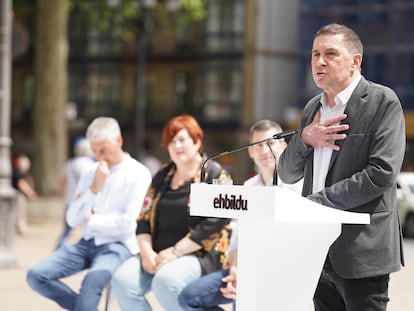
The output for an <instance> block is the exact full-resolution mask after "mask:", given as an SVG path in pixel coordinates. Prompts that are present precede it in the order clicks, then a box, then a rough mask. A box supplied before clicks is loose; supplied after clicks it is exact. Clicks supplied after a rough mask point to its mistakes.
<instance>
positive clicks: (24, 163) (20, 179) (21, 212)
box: [12, 153, 38, 234]
mask: <svg viewBox="0 0 414 311" xmlns="http://www.w3.org/2000/svg"><path fill="white" fill-rule="evenodd" d="M31 166H32V165H31V161H30V158H29V157H28V156H27V155H26V154H24V153H20V154H18V155H17V156H16V157H15V159H14V161H13V175H12V185H13V187H14V188H15V189H16V190H17V198H16V220H15V227H16V231H17V233H19V234H24V233H25V232H26V231H27V200H36V199H37V197H38V195H37V193H36V191H35V187H34V181H33V177H32V175H31V174H30V169H31Z"/></svg>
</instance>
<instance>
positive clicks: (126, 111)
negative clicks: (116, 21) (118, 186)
mask: <svg viewBox="0 0 414 311" xmlns="http://www.w3.org/2000/svg"><path fill="white" fill-rule="evenodd" d="M110 2H111V3H112V4H113V5H116V3H117V1H115V2H114V1H108V3H110ZM145 2H146V1H142V3H145ZM205 3H206V8H207V9H206V17H205V19H203V20H201V21H197V22H192V23H190V24H181V23H175V24H174V25H175V26H169V27H162V25H161V24H160V23H157V21H158V20H157V15H156V14H155V11H154V10H153V9H151V8H150V7H148V8H145V11H143V12H144V15H141V17H140V20H138V21H137V23H138V25H141V28H140V35H139V36H136V37H135V38H133V39H132V40H130V41H128V42H127V43H125V41H123V40H122V37H121V33H120V31H119V30H118V29H117V28H116V27H115V26H114V27H109V30H108V31H99V30H98V29H90V28H89V27H88V26H87V23H86V20H85V18H84V16H83V15H82V14H80V12H77V11H76V10H72V11H71V13H70V18H69V34H68V35H69V48H70V54H69V65H68V69H69V86H68V87H69V94H68V95H69V96H68V105H67V120H68V125H69V137H76V136H79V135H83V134H84V131H85V127H86V126H87V124H88V123H89V121H90V120H92V119H93V118H95V117H96V116H100V115H108V116H113V117H115V118H117V119H118V120H119V121H120V123H121V127H122V128H123V130H124V135H125V137H126V142H125V143H126V149H127V150H129V151H130V152H131V153H132V154H134V155H137V156H138V153H139V150H140V148H141V147H143V140H144V138H145V140H148V141H151V145H152V146H153V150H152V152H153V153H154V154H155V155H156V156H158V157H159V158H161V159H162V160H164V161H165V160H167V159H166V158H165V157H166V156H167V154H166V153H165V152H163V151H162V150H161V148H160V146H159V144H160V141H161V133H160V131H161V128H162V126H163V125H164V123H165V121H166V120H168V119H169V118H170V117H171V116H173V115H176V114H181V113H189V114H192V115H194V116H195V117H196V118H197V119H198V120H199V121H200V123H201V124H202V126H203V128H204V129H205V132H206V139H205V141H206V146H205V150H206V152H207V153H208V154H209V155H213V154H216V153H220V152H222V151H225V150H230V149H232V148H236V147H238V146H240V145H244V144H246V143H247V129H248V127H249V126H250V125H251V124H252V123H253V122H254V121H256V120H258V119H262V118H270V119H273V120H276V121H278V122H280V123H281V124H282V125H283V126H284V127H285V128H286V129H287V128H295V127H296V126H297V120H298V118H299V115H300V112H301V110H302V108H303V106H304V105H305V103H306V102H307V100H308V99H309V98H310V97H311V96H312V95H314V94H315V93H316V92H318V90H317V89H316V88H315V85H314V84H313V82H312V76H311V71H310V52H311V44H312V40H313V34H314V33H315V31H316V30H317V29H318V28H319V27H321V26H322V25H323V24H326V23H329V22H340V23H345V24H346V25H348V26H350V27H351V28H353V29H354V30H356V31H357V33H358V34H359V35H360V36H361V39H362V41H363V43H364V46H365V51H364V52H365V55H364V61H363V65H362V68H363V75H364V76H365V77H366V78H367V79H370V80H373V81H375V82H379V83H382V84H385V85H388V86H390V87H392V88H393V89H394V90H395V91H396V92H397V93H398V95H399V97H400V99H401V101H402V103H403V107H404V110H405V115H406V125H407V137H408V139H409V141H410V143H411V144H410V145H409V147H408V148H407V157H406V161H405V164H404V166H405V167H406V168H409V167H410V166H412V165H413V162H414V150H413V145H412V142H413V141H414V113H413V112H414V32H413V31H412V29H413V27H412V26H413V25H414V18H413V17H414V1H409V0H400V1H397V0H376V1H374V0H364V1H362V0H353V1H351V0H325V1H323V0H290V1H284V0H221V1H219V0H206V1H205ZM33 18H34V17H32V18H27V19H26V20H25V21H23V22H21V23H18V24H17V23H16V24H15V27H14V40H15V41H14V42H15V45H16V48H15V51H16V52H15V58H14V62H13V81H12V86H13V89H12V138H13V141H14V147H13V148H16V149H19V146H22V145H25V146H30V144H31V141H32V140H31V129H32V126H33V124H32V122H33V120H32V118H31V115H32V107H33V99H34V92H35V89H34V81H33V79H34V78H33V40H34V39H33V33H32V32H33V23H34V21H33ZM148 25H150V26H148ZM144 26H145V27H144ZM147 26H148V27H147ZM144 39H145V40H144ZM18 51H21V52H20V53H19V52H18ZM140 87H143V88H144V89H143V90H144V91H141V92H138V91H137V90H139V89H140ZM143 95H145V96H143ZM142 134H145V137H144V138H143V137H141V136H142ZM140 135H141V136H140ZM220 161H221V162H222V163H223V164H224V165H227V166H228V168H229V169H230V170H231V172H232V173H233V175H234V180H235V182H237V183H239V182H241V181H242V180H244V179H245V178H246V177H247V176H248V175H249V174H251V172H252V169H253V168H252V167H251V165H250V164H249V163H250V161H249V160H248V157H247V154H246V153H245V152H239V153H237V154H233V155H228V156H226V157H223V158H221V159H220Z"/></svg>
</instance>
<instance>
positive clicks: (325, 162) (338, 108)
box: [312, 75, 362, 193]
mask: <svg viewBox="0 0 414 311" xmlns="http://www.w3.org/2000/svg"><path fill="white" fill-rule="evenodd" d="M361 77H362V76H361V75H359V76H358V77H356V78H355V79H354V80H353V81H352V82H351V84H350V85H348V87H347V88H345V89H344V90H343V91H341V92H339V93H338V94H337V95H336V96H335V98H334V101H335V107H332V108H331V107H329V104H328V99H327V98H326V94H325V93H323V94H322V97H321V104H322V106H321V108H320V109H319V111H320V113H321V121H325V120H328V119H331V118H333V117H336V116H339V115H340V114H343V113H344V111H345V108H346V104H347V103H348V100H349V98H350V97H351V95H352V93H353V92H354V90H355V88H356V86H357V85H358V83H359V81H360V80H361ZM331 157H332V149H331V148H327V147H315V149H314V151H313V192H312V193H315V192H318V191H321V190H322V189H323V188H325V181H326V175H327V174H328V169H329V162H330V161H331Z"/></svg>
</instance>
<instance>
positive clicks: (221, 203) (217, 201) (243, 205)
mask: <svg viewBox="0 0 414 311" xmlns="http://www.w3.org/2000/svg"><path fill="white" fill-rule="evenodd" d="M213 206H214V208H224V209H236V210H243V211H247V200H243V198H242V196H241V195H239V197H238V198H237V199H236V196H235V195H230V196H227V194H226V195H224V197H223V196H222V195H221V194H220V195H219V196H218V197H216V198H214V199H213Z"/></svg>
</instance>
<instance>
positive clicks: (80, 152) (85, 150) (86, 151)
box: [73, 138, 93, 158]
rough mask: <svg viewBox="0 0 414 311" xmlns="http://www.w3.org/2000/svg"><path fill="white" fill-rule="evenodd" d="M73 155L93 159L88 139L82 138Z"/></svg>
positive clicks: (76, 144)
mask: <svg viewBox="0 0 414 311" xmlns="http://www.w3.org/2000/svg"><path fill="white" fill-rule="evenodd" d="M73 153H74V155H75V156H76V157H89V158H92V157H93V152H92V149H91V144H90V143H89V141H88V140H87V139H86V138H82V139H80V140H79V141H77V142H76V143H75V146H74V152H73Z"/></svg>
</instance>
